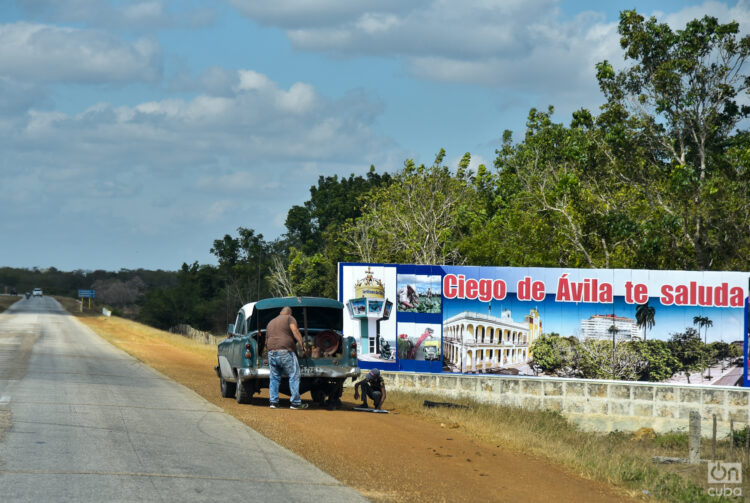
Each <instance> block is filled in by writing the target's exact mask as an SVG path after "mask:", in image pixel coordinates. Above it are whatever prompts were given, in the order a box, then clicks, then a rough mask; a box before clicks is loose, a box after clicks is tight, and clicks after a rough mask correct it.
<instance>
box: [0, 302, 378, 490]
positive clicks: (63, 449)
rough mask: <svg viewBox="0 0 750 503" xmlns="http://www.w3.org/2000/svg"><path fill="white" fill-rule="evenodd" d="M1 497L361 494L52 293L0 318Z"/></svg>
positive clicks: (9, 311)
mask: <svg viewBox="0 0 750 503" xmlns="http://www.w3.org/2000/svg"><path fill="white" fill-rule="evenodd" d="M299 413H301V414H304V413H305V412H304V411H299ZM0 500H1V501H3V502H11V501H12V502H39V501H45V502H47V501H76V502H88V501H90V502H97V503H98V502H101V501H138V502H142V501H160V502H161V501H163V502H169V501H179V502H190V501H244V500H256V501H267V502H276V501H278V502H282V501H284V502H286V501H326V502H336V501H341V502H350V501H365V500H364V498H362V497H361V496H360V495H359V493H357V492H356V491H354V490H353V489H351V488H349V487H346V486H344V485H343V484H341V483H340V482H338V481H336V480H335V479H333V478H332V477H330V476H329V475H327V474H325V473H323V472H322V471H320V470H319V469H317V468H316V467H314V466H313V465H311V464H310V463H308V462H306V461H304V460H302V459H301V458H299V457H298V456H296V455H295V454H293V453H291V452H290V451H288V450H286V449H284V448H282V447H280V446H278V445H277V444H275V443H273V442H272V441H270V440H268V439H266V438H265V437H263V436H261V435H259V434H258V433H256V432H255V431H254V430H252V429H250V428H248V427H247V426H245V425H244V424H242V423H241V422H239V421H237V420H236V419H234V418H232V417H231V416H229V415H228V414H226V413H225V412H223V411H222V410H221V409H219V408H218V407H216V406H215V405H212V404H210V403H208V402H207V401H205V400H204V399H202V398H201V397H199V396H198V395H196V394H195V393H194V392H192V391H190V390H188V389H187V388H185V387H183V386H182V385H179V384H177V383H175V382H174V381H171V380H169V379H167V378H166V377H164V376H163V375H162V374H159V373H158V372H156V371H154V370H152V369H150V368H149V367H146V366H145V365H143V364H141V363H140V362H138V361H137V360H135V359H133V358H132V357H130V356H129V355H127V354H125V353H124V352H122V351H120V350H118V349H115V348H114V347H113V346H111V345H110V344H108V343H107V342H105V341H103V340H102V339H101V338H99V337H98V336H97V335H95V334H94V333H93V332H92V331H91V330H90V329H88V328H86V327H84V326H83V325H82V324H81V323H79V322H78V321H77V320H76V319H75V318H73V317H72V316H70V315H69V314H67V313H66V312H65V311H64V310H63V309H62V308H61V307H60V305H59V304H58V303H57V302H56V301H55V300H54V299H52V298H50V297H41V298H34V297H32V298H31V299H23V300H21V301H19V302H18V303H16V304H14V305H13V306H12V307H11V308H10V309H8V310H7V311H6V312H5V313H3V314H0Z"/></svg>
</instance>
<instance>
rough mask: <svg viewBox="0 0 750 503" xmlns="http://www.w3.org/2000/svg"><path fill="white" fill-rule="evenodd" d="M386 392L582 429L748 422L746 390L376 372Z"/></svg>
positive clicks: (723, 426)
mask: <svg viewBox="0 0 750 503" xmlns="http://www.w3.org/2000/svg"><path fill="white" fill-rule="evenodd" d="M382 375H383V377H384V379H385V381H386V385H387V386H388V389H393V390H398V391H407V392H409V391H419V392H424V393H430V394H435V395H437V396H439V397H442V398H444V399H450V398H456V397H466V396H468V397H472V398H474V399H476V400H479V401H482V402H490V403H497V404H503V405H509V406H513V407H523V408H526V409H549V410H554V411H558V412H560V413H562V414H563V415H564V416H566V417H567V418H569V419H570V420H572V421H573V422H575V423H576V424H578V425H579V426H580V427H581V428H583V429H585V430H593V431H612V430H622V431H632V430H636V429H638V428H641V427H644V426H647V427H650V428H653V429H654V430H656V431H658V432H665V431H670V430H678V429H683V430H687V427H688V420H689V417H690V411H692V410H695V411H698V413H699V414H700V415H701V421H702V423H703V424H702V429H703V432H704V435H710V432H711V429H712V424H713V415H714V414H715V415H716V419H717V422H718V430H719V433H720V434H722V435H723V434H726V433H727V432H728V431H729V424H730V420H731V419H733V420H734V423H735V425H734V427H735V429H739V428H744V427H745V425H747V424H750V407H748V396H749V395H750V389H745V388H738V387H728V386H697V385H676V384H663V383H641V382H628V381H602V380H591V379H561V378H537V377H521V376H512V377H511V376H477V375H448V374H418V373H405V372H383V373H382Z"/></svg>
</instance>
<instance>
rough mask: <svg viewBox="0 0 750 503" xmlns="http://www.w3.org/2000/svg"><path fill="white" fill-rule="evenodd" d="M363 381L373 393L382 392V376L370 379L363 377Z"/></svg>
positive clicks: (383, 384)
mask: <svg viewBox="0 0 750 503" xmlns="http://www.w3.org/2000/svg"><path fill="white" fill-rule="evenodd" d="M364 380H365V381H366V382H367V384H369V385H370V388H372V390H373V391H381V392H382V391H383V387H384V386H385V382H384V381H383V377H382V376H377V377H370V376H369V375H367V376H365V379H364Z"/></svg>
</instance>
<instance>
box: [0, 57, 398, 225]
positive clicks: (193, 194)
mask: <svg viewBox="0 0 750 503" xmlns="http://www.w3.org/2000/svg"><path fill="white" fill-rule="evenodd" d="M230 80H231V81H232V82H233V83H234V84H233V88H232V89H233V90H232V91H231V92H230V94H229V95H224V96H214V95H210V94H199V95H197V96H195V97H193V98H191V99H165V100H154V101H148V102H142V103H139V104H136V105H133V106H113V105H111V104H109V103H97V104H94V105H92V106H90V107H88V108H87V109H85V110H83V111H81V112H79V113H76V114H68V113H64V112H61V111H45V110H37V109H34V110H31V111H29V112H28V113H26V114H25V115H22V116H20V118H18V119H17V121H18V123H16V124H14V127H13V128H12V130H11V129H8V131H12V134H2V133H4V132H5V131H4V130H2V129H0V151H2V152H3V160H2V162H0V170H2V173H3V177H4V178H3V179H4V183H3V184H2V187H0V198H6V200H10V201H13V203H14V208H15V209H16V210H17V211H19V212H20V213H23V212H27V211H31V212H35V211H38V208H36V207H37V206H38V207H44V208H55V210H54V211H55V212H57V214H58V215H59V216H60V218H63V217H64V216H66V215H67V216H68V218H74V217H73V215H75V216H77V212H79V211H80V208H88V209H89V211H91V212H97V214H98V215H106V216H109V218H111V219H116V220H117V222H119V223H118V224H117V225H119V226H120V227H122V225H125V224H127V227H128V228H133V229H142V227H143V225H144V224H142V223H141V221H144V220H145V221H147V225H146V227H147V229H148V232H149V233H152V234H158V233H159V232H170V229H174V228H181V229H189V228H190V226H191V225H193V223H194V222H196V221H200V222H202V223H204V224H205V223H210V222H217V221H220V220H222V219H224V220H226V217H227V215H231V214H232V213H233V212H239V213H241V214H245V215H247V216H248V217H247V218H250V219H252V220H253V222H252V223H248V222H245V223H244V225H246V226H251V227H258V228H259V229H260V231H261V232H266V233H267V234H268V235H271V236H273V235H277V234H278V232H279V229H278V228H277V226H276V224H275V223H274V222H275V221H276V220H277V216H276V215H277V214H278V213H279V212H280V211H286V209H287V208H288V207H290V206H291V205H292V204H300V203H301V202H302V201H304V199H305V197H306V196H307V190H308V188H309V187H310V186H311V185H314V184H315V182H316V180H317V177H318V176H319V175H320V174H324V173H331V172H340V171H343V170H345V171H348V172H352V171H360V172H364V171H365V170H366V169H367V167H368V166H369V165H370V163H373V162H374V163H378V165H379V166H382V165H381V164H379V161H380V160H381V159H382V156H381V152H384V151H389V150H392V145H391V144H390V143H389V142H388V141H387V140H385V139H383V138H380V137H378V136H377V135H376V134H374V133H373V132H372V130H371V126H372V122H373V121H374V120H375V118H376V117H377V116H378V114H379V113H380V110H381V108H380V105H379V104H378V103H376V102H373V101H372V100H370V99H369V98H368V97H367V95H365V94H363V93H353V94H350V95H347V96H345V97H343V98H341V99H337V100H332V99H329V98H327V97H325V96H322V95H321V94H319V93H318V92H317V90H316V89H315V88H314V87H313V86H311V85H310V84H308V83H304V82H297V83H294V84H292V85H291V86H289V87H286V88H284V87H281V86H279V85H278V84H277V83H276V82H274V81H272V80H271V79H270V78H268V76H266V75H264V74H260V73H257V72H249V71H241V72H234V75H233V76H231V79H230ZM0 128H2V123H1V122H0ZM301 160H304V162H309V163H311V164H312V165H315V166H316V169H315V170H311V171H310V172H304V173H302V172H299V171H298V169H297V168H298V166H299V165H300V163H301ZM13 166H17V167H19V168H18V169H14V168H13ZM11 187H12V188H13V189H12V190H11V189H10V188H11ZM165 193H168V194H178V195H179V197H170V198H165V197H164V194H165ZM40 195H43V197H42V196H40ZM123 222H124V224H123ZM113 225H114V224H113Z"/></svg>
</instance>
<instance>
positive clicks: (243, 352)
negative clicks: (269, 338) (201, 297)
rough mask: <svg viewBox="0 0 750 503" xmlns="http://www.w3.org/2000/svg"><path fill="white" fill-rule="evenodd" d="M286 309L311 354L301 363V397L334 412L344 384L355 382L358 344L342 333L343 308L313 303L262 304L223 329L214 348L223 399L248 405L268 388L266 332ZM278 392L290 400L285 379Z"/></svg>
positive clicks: (324, 301)
mask: <svg viewBox="0 0 750 503" xmlns="http://www.w3.org/2000/svg"><path fill="white" fill-rule="evenodd" d="M285 306H289V307H291V308H292V316H294V318H295V319H296V320H297V323H298V325H299V330H300V332H301V333H302V340H303V341H304V342H305V346H307V347H308V348H309V349H310V352H309V356H306V355H305V356H302V357H300V359H299V363H300V370H301V373H302V378H301V379H300V387H299V391H300V394H301V393H305V392H306V391H309V392H310V394H311V395H312V398H313V400H314V401H315V402H317V403H319V404H321V405H328V406H330V407H335V406H336V405H338V404H339V399H340V397H341V392H342V391H343V385H344V381H345V380H346V379H348V378H351V379H356V378H357V377H359V374H360V370H359V366H358V364H357V342H356V341H355V339H354V337H347V336H344V335H343V333H342V329H343V324H344V320H343V313H344V305H343V304H342V303H340V302H338V301H335V300H333V299H324V298H317V297H284V298H273V299H264V300H261V301H258V302H252V303H250V304H247V305H245V306H243V307H242V308H241V309H240V310H239V312H238V313H237V319H236V321H235V322H234V324H232V325H229V328H228V329H227V335H228V337H227V338H226V339H225V340H223V341H222V342H221V343H219V347H218V360H219V361H218V365H216V367H215V370H216V374H217V375H218V377H219V381H220V384H221V396H223V397H225V398H229V397H232V396H234V397H235V399H236V400H237V402H239V403H249V402H250V399H251V398H252V396H253V394H255V393H258V392H260V390H261V389H262V388H268V385H269V376H270V370H269V367H268V350H267V349H266V347H265V342H266V326H267V325H268V322H269V321H271V320H272V319H273V318H275V317H276V316H277V315H278V314H279V312H280V311H281V308H282V307H285ZM279 391H280V392H281V393H283V394H285V395H289V394H290V390H289V381H288V379H286V378H284V379H282V381H281V386H280V388H279Z"/></svg>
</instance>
